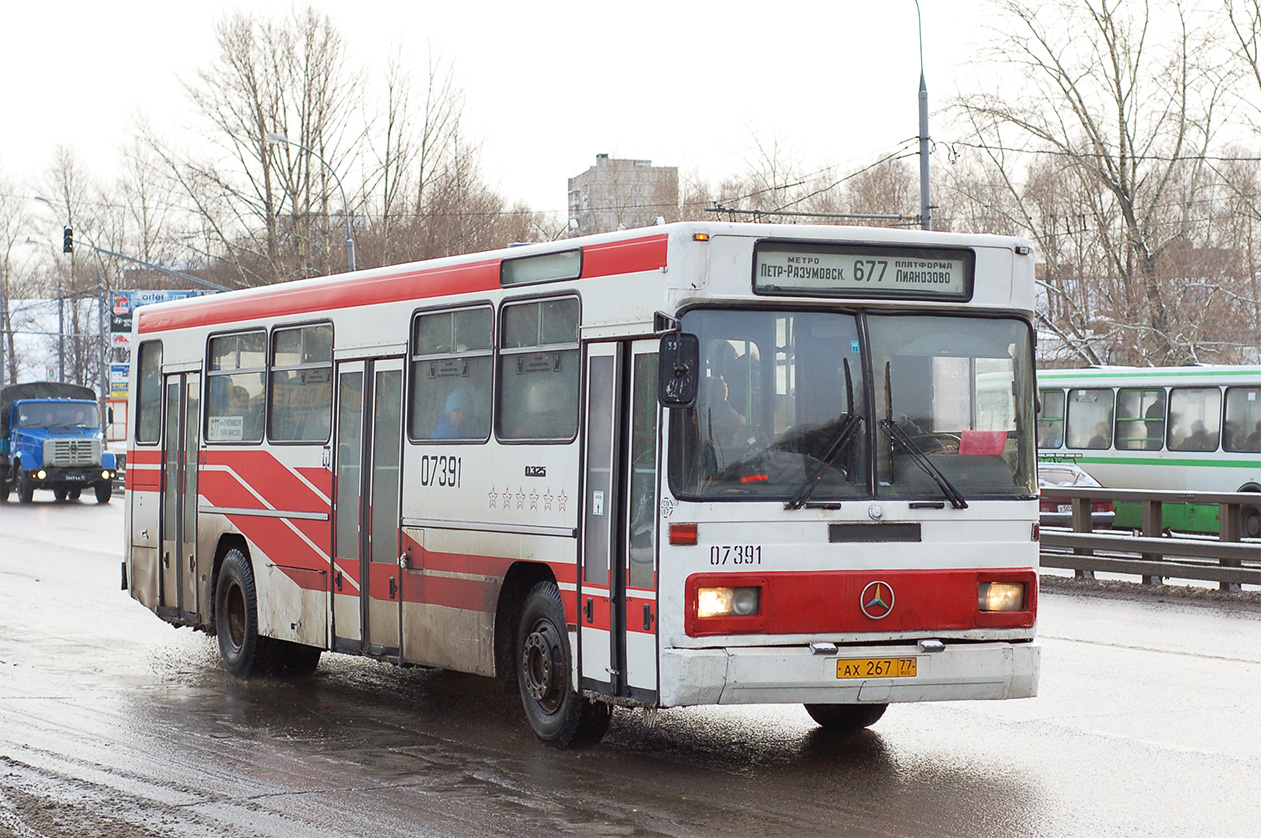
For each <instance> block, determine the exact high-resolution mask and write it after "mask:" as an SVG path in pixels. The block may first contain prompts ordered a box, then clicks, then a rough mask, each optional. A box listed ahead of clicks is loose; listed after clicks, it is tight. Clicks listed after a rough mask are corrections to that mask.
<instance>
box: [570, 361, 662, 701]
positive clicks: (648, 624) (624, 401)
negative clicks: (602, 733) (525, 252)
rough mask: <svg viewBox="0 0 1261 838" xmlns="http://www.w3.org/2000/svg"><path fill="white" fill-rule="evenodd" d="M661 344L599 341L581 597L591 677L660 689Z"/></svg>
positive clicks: (636, 692)
mask: <svg viewBox="0 0 1261 838" xmlns="http://www.w3.org/2000/svg"><path fill="white" fill-rule="evenodd" d="M656 363H657V356H656V343H655V342H654V341H639V342H636V343H634V344H631V343H625V344H592V345H591V346H590V347H589V348H588V355H587V382H588V385H587V386H588V390H587V412H586V415H587V435H586V458H585V464H586V465H585V474H584V488H583V491H584V495H583V532H582V545H583V554H582V567H581V573H580V586H581V587H580V589H579V597H578V611H579V613H578V624H579V627H580V628H579V655H580V658H581V673H582V686H583V687H584V688H586V689H593V690H597V691H599V692H602V693H607V694H610V695H618V696H633V697H635V698H637V699H641V700H652V699H654V698H655V696H656V693H657V595H656V587H657V576H656V563H655V555H656V521H657V514H656V509H657V488H656V487H657V483H656V465H657V400H656V374H657V369H656Z"/></svg>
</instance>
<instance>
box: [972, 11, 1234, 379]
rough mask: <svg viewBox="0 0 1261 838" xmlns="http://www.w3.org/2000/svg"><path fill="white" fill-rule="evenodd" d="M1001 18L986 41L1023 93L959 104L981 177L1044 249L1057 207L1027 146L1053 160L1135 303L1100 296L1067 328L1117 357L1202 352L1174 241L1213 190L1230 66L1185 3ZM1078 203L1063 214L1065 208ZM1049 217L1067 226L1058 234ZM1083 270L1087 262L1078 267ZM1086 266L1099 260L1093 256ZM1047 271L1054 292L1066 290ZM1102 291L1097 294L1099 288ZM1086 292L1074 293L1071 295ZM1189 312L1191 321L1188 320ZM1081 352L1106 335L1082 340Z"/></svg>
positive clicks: (1106, 280)
mask: <svg viewBox="0 0 1261 838" xmlns="http://www.w3.org/2000/svg"><path fill="white" fill-rule="evenodd" d="M999 6H1000V8H1001V12H1002V16H1003V21H1004V25H1006V26H1007V27H1009V29H1008V30H1006V31H1004V32H1003V33H1000V39H999V41H998V42H997V45H996V46H995V48H994V57H995V58H996V59H997V60H998V61H999V62H1001V63H1002V64H1003V66H1004V68H1005V69H1004V73H1005V75H1011V74H1013V73H1014V74H1015V75H1016V76H1017V77H1018V79H1019V85H1020V90H1019V93H1009V94H1007V95H1004V93H1003V92H1002V91H993V92H989V93H979V94H975V95H972V96H968V97H965V98H963V99H962V100H960V102H959V103H958V110H959V113H960V114H961V115H962V117H963V123H964V125H965V127H966V130H967V131H968V132H969V133H970V135H971V141H972V146H973V147H974V148H975V149H976V152H977V153H976V157H977V158H978V160H979V162H980V163H981V165H983V166H985V167H987V168H989V169H990V170H991V171H992V172H996V173H997V174H994V175H992V176H991V177H988V178H986V182H988V183H989V184H990V185H991V186H994V185H997V186H1000V187H1001V188H1002V189H1003V190H1004V191H1005V192H1006V197H1007V199H1008V205H1009V208H1008V210H1007V211H1006V213H1005V215H1006V217H1007V218H1009V219H1010V220H1011V221H1012V222H1014V223H1015V224H1016V225H1017V226H1018V228H1019V229H1020V230H1022V231H1024V232H1025V233H1026V234H1028V235H1030V236H1032V237H1033V238H1034V239H1035V241H1036V242H1037V243H1038V245H1039V249H1040V251H1041V252H1043V253H1054V252H1057V251H1056V247H1057V245H1056V241H1055V240H1056V238H1057V237H1058V236H1060V235H1062V234H1063V231H1064V230H1065V229H1070V228H1066V227H1065V226H1064V223H1065V222H1064V221H1063V219H1064V218H1065V217H1066V216H1065V213H1063V212H1062V211H1055V210H1051V211H1047V208H1045V207H1039V206H1038V205H1037V200H1036V198H1037V195H1035V194H1034V192H1037V191H1038V190H1037V189H1036V188H1035V189H1034V192H1030V185H1031V184H1036V181H1035V180H1034V179H1032V178H1029V177H1021V175H1020V174H1019V172H1020V169H1018V168H1015V167H1013V163H1022V164H1023V171H1024V172H1025V173H1028V172H1030V171H1031V170H1032V168H1033V166H1032V164H1031V163H1030V162H1029V158H1030V157H1031V156H1047V157H1050V158H1054V159H1056V160H1058V161H1059V162H1058V163H1057V164H1056V166H1055V167H1052V169H1049V170H1046V171H1052V170H1054V169H1056V168H1058V169H1062V172H1060V173H1059V174H1057V179H1062V182H1063V183H1067V184H1071V185H1072V186H1073V188H1074V191H1075V194H1077V196H1078V198H1079V206H1080V208H1081V210H1082V212H1080V213H1077V214H1078V215H1080V216H1084V219H1085V224H1084V225H1082V226H1083V227H1084V228H1088V229H1089V230H1090V231H1091V235H1092V236H1093V237H1094V238H1095V239H1096V241H1097V243H1098V245H1099V246H1100V247H1101V248H1103V249H1104V252H1105V254H1106V257H1107V263H1106V264H1107V272H1106V273H1101V274H1099V275H1097V276H1096V277H1094V278H1093V279H1094V280H1095V281H1097V282H1098V283H1100V284H1109V285H1110V286H1111V287H1110V289H1109V294H1110V298H1111V300H1112V301H1113V302H1114V303H1115V302H1116V301H1126V302H1128V303H1131V304H1132V303H1134V302H1135V301H1137V302H1138V303H1139V307H1138V309H1137V310H1130V311H1127V310H1123V309H1122V310H1112V309H1110V308H1108V307H1104V308H1100V309H1095V310H1093V311H1092V312H1091V313H1090V317H1091V318H1092V321H1093V325H1091V326H1088V327H1085V329H1083V328H1082V326H1083V324H1073V325H1072V326H1071V327H1070V328H1067V329H1065V330H1064V331H1065V333H1066V334H1072V335H1075V337H1077V338H1078V339H1085V338H1084V334H1083V331H1089V330H1093V331H1094V332H1095V333H1096V338H1094V342H1095V343H1096V344H1101V345H1104V346H1107V347H1108V348H1109V352H1110V353H1111V358H1112V359H1113V360H1128V361H1148V362H1153V363H1172V362H1179V361H1187V360H1192V359H1194V358H1195V357H1196V356H1197V349H1196V347H1197V338H1196V334H1195V331H1196V330H1195V329H1194V313H1193V312H1185V311H1183V310H1182V309H1181V307H1180V305H1179V300H1180V295H1181V287H1182V285H1183V284H1184V280H1185V278H1184V277H1181V276H1178V275H1177V273H1176V267H1177V263H1176V260H1174V259H1172V258H1170V250H1171V248H1173V247H1175V246H1176V245H1179V244H1181V243H1185V242H1186V241H1188V237H1189V233H1190V230H1189V229H1188V227H1187V224H1186V222H1187V220H1188V218H1187V215H1186V213H1185V211H1184V208H1185V206H1186V205H1187V203H1188V202H1190V203H1195V202H1196V201H1198V200H1199V196H1200V195H1201V194H1202V193H1203V192H1204V191H1205V190H1206V189H1207V184H1208V181H1209V180H1210V174H1211V173H1210V172H1209V171H1208V170H1207V167H1206V166H1205V164H1204V161H1205V158H1206V155H1207V152H1208V150H1209V148H1210V146H1211V143H1212V141H1213V139H1214V136H1215V132H1216V130H1217V128H1218V125H1219V122H1220V120H1221V110H1222V100H1223V96H1224V91H1225V90H1226V88H1227V86H1228V82H1229V73H1228V72H1224V71H1221V70H1220V63H1219V62H1216V61H1214V60H1213V58H1214V55H1213V49H1214V43H1213V40H1212V38H1211V36H1210V35H1209V34H1208V33H1207V32H1205V31H1201V30H1197V29H1196V28H1195V27H1194V25H1193V22H1192V21H1193V20H1197V18H1196V17H1195V16H1194V15H1193V14H1191V12H1190V11H1189V10H1188V8H1187V5H1186V4H1185V3H1183V2H1179V0H1153V1H1152V2H1144V3H1125V2H1122V0H1048V2H1032V0H1002V2H1000V3H999ZM1072 215H1073V213H1071V212H1070V213H1068V214H1067V216H1068V217H1071V216H1072ZM1052 219H1057V220H1058V221H1059V222H1060V223H1061V226H1060V228H1059V230H1058V231H1057V228H1056V227H1055V226H1054V224H1052V223H1051V221H1052ZM1082 267H1086V265H1083V266H1082ZM1089 267H1090V268H1091V269H1092V270H1097V269H1101V268H1102V265H1100V264H1098V263H1097V261H1096V260H1091V262H1090V264H1089ZM1062 268H1063V266H1062V265H1061V266H1057V268H1056V270H1055V271H1053V272H1051V273H1049V274H1048V276H1047V278H1046V281H1047V283H1048V287H1049V288H1050V289H1051V291H1052V296H1056V295H1059V296H1061V297H1062V298H1063V299H1065V300H1067V299H1070V298H1072V296H1073V295H1072V294H1070V293H1068V292H1066V291H1065V290H1064V289H1062V288H1056V287H1055V285H1056V283H1059V282H1062V278H1063V277H1064V276H1065V275H1066V274H1065V273H1064V271H1063V269H1062ZM1107 296H1108V295H1105V297H1107ZM1079 302H1080V301H1079ZM1188 317H1190V319H1188ZM1078 348H1079V350H1080V354H1081V355H1082V357H1083V358H1085V359H1087V360H1095V359H1098V358H1100V357H1102V356H1103V355H1104V353H1103V352H1101V351H1100V349H1101V346H1100V345H1096V346H1093V347H1090V348H1087V347H1086V346H1085V345H1084V344H1080V343H1079V344H1078Z"/></svg>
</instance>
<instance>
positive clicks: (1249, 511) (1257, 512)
mask: <svg viewBox="0 0 1261 838" xmlns="http://www.w3.org/2000/svg"><path fill="white" fill-rule="evenodd" d="M1240 529H1241V530H1242V531H1243V537H1244V538H1259V537H1261V508H1259V507H1256V506H1245V507H1244V508H1243V521H1242V525H1241V527H1240Z"/></svg>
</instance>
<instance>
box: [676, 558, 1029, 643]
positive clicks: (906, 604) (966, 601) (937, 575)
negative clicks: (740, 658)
mask: <svg viewBox="0 0 1261 838" xmlns="http://www.w3.org/2000/svg"><path fill="white" fill-rule="evenodd" d="M991 581H1012V582H1024V583H1025V607H1024V609H1023V610H1020V611H1008V612H982V611H980V610H979V609H978V607H977V593H978V585H979V584H980V583H981V582H991ZM744 586H757V587H760V588H761V594H760V612H759V613H758V614H756V615H751V616H742V617H736V616H733V617H711V618H705V619H702V618H700V617H699V615H698V614H697V589H698V588H701V587H744ZM877 586H881V587H877ZM1037 591H1038V577H1037V574H1036V573H1034V572H1033V571H1032V570H1030V569H1028V568H1012V569H999V570H991V569H984V570H978V569H969V570H846V571H827V572H777V573H758V572H756V571H752V572H747V573H697V574H693V575H691V576H689V577H688V579H687V583H686V609H687V610H686V612H685V614H684V626H685V628H686V630H687V633H688V634H689V635H692V636H693V637H699V636H709V635H715V634H746V633H755V634H836V633H862V632H881V633H898V632H908V631H949V630H959V631H962V630H967V629H975V628H1029V627H1032V626H1033V624H1034V622H1035V620H1036V616H1037ZM864 600H866V601H864ZM864 605H866V606H867V608H866V610H864ZM889 606H892V607H889Z"/></svg>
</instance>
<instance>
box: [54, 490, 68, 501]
mask: <svg viewBox="0 0 1261 838" xmlns="http://www.w3.org/2000/svg"><path fill="white" fill-rule="evenodd" d="M67 494H68V492H67V491H66V490H65V489H53V498H54V499H56V500H59V501H62V500H65V499H66V495H67Z"/></svg>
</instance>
